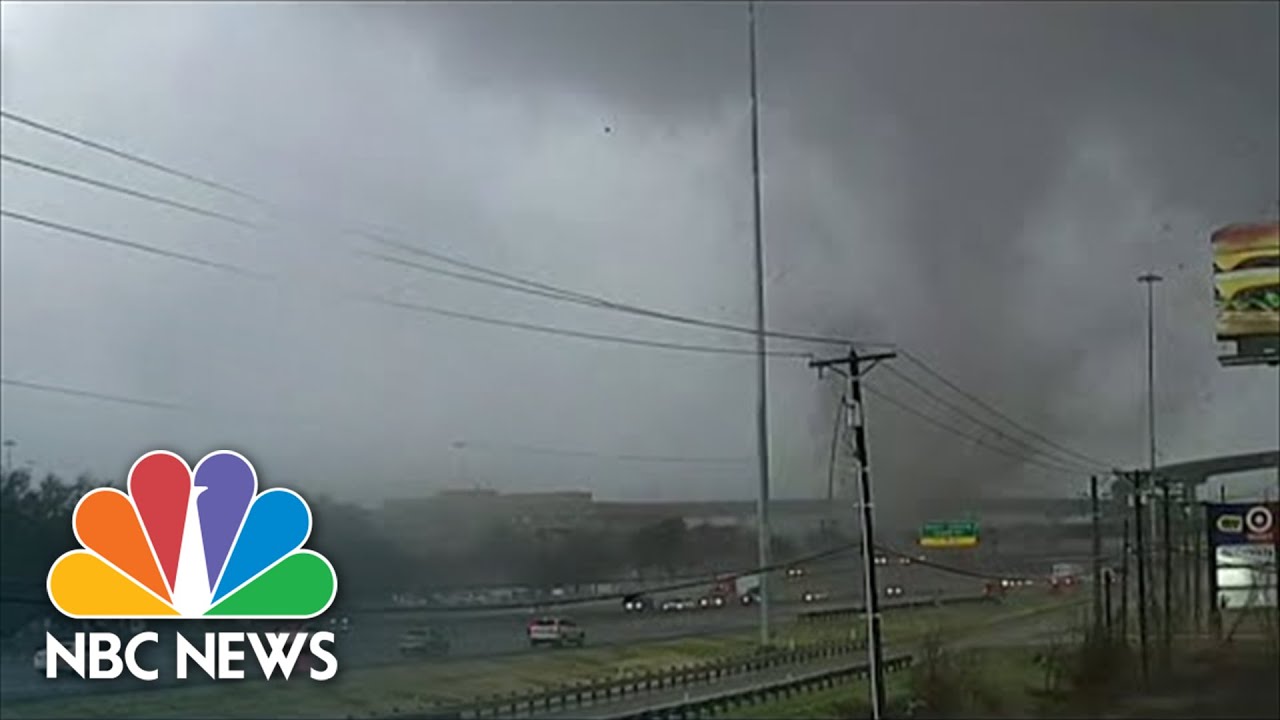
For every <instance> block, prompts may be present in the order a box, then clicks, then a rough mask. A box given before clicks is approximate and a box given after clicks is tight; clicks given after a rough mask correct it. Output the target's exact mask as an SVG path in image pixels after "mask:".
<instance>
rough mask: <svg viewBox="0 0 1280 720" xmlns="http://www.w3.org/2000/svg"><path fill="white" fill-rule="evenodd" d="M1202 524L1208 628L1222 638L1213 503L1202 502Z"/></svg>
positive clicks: (1214, 634) (1214, 637) (1215, 638)
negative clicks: (1207, 594)
mask: <svg viewBox="0 0 1280 720" xmlns="http://www.w3.org/2000/svg"><path fill="white" fill-rule="evenodd" d="M1204 526H1205V531H1206V533H1208V552H1206V553H1205V560H1206V565H1207V568H1206V569H1207V571H1208V577H1207V582H1208V583H1209V629H1210V631H1211V632H1212V633H1213V639H1214V640H1215V641H1219V642H1221V640H1222V608H1221V607H1219V605H1218V546H1217V543H1215V542H1214V540H1213V537H1214V536H1213V505H1212V504H1211V503H1205V504H1204Z"/></svg>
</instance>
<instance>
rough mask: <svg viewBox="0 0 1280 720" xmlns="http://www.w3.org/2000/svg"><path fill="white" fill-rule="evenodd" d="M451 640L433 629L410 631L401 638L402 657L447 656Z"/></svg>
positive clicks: (413, 629)
mask: <svg viewBox="0 0 1280 720" xmlns="http://www.w3.org/2000/svg"><path fill="white" fill-rule="evenodd" d="M449 646H450V643H449V638H447V637H445V635H444V633H442V632H440V630H438V629H436V628H433V627H416V628H412V629H410V630H409V631H408V632H406V633H405V634H404V635H403V636H401V638H400V654H401V655H406V656H409V655H447V654H449Z"/></svg>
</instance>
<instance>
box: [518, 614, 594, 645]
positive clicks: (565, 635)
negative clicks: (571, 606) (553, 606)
mask: <svg viewBox="0 0 1280 720" xmlns="http://www.w3.org/2000/svg"><path fill="white" fill-rule="evenodd" d="M586 643H587V633H586V631H585V630H583V629H582V628H581V627H579V626H578V624H577V623H576V622H574V621H572V620H570V619H569V618H564V617H543V618H538V619H537V620H534V621H533V622H531V623H529V645H530V646H531V647H540V646H543V645H550V646H552V647H568V646H573V647H582V646H583V645H585V644H586Z"/></svg>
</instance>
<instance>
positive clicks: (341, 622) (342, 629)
mask: <svg viewBox="0 0 1280 720" xmlns="http://www.w3.org/2000/svg"><path fill="white" fill-rule="evenodd" d="M329 630H330V631H331V632H332V633H333V634H335V635H346V634H347V633H349V632H351V618H349V617H347V616H346V615H343V616H341V617H335V618H329Z"/></svg>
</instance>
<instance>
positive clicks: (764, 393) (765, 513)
mask: <svg viewBox="0 0 1280 720" xmlns="http://www.w3.org/2000/svg"><path fill="white" fill-rule="evenodd" d="M747 55H748V62H749V75H750V84H751V200H752V202H751V221H752V223H751V224H752V230H753V236H754V240H755V266H756V454H757V457H758V461H759V468H758V470H757V472H758V475H759V480H760V494H759V497H758V498H757V499H756V525H757V526H758V527H757V532H756V540H757V558H756V559H757V561H758V562H759V563H760V567H761V568H767V567H769V565H770V560H769V555H770V544H771V543H772V541H773V534H772V532H771V531H770V529H769V399H768V398H769V392H768V366H767V358H766V356H765V351H766V349H767V348H766V347H765V336H764V332H765V330H764V326H765V324H764V235H763V229H762V228H761V220H760V215H761V200H760V103H759V93H758V91H757V87H756V4H755V3H754V2H748V3H747ZM769 637H770V635H769V573H768V572H761V573H760V644H761V645H762V646H763V645H768V644H769Z"/></svg>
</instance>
